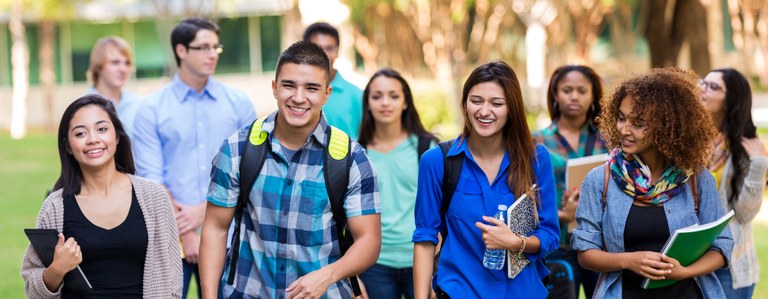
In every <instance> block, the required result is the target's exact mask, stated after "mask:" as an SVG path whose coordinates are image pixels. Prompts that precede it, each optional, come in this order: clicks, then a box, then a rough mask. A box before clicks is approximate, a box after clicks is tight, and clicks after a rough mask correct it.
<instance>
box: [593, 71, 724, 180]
mask: <svg viewBox="0 0 768 299" xmlns="http://www.w3.org/2000/svg"><path fill="white" fill-rule="evenodd" d="M696 80H697V76H696V74H695V73H694V72H693V71H684V70H680V69H677V68H663V69H653V70H651V71H650V73H648V74H643V75H639V76H635V77H633V78H631V79H628V80H626V81H624V82H622V83H621V84H620V85H619V86H618V87H617V88H616V90H615V91H614V93H613V95H611V97H606V98H605V99H603V101H601V103H600V104H601V106H602V112H601V114H600V117H599V126H600V133H601V134H602V136H603V137H604V138H605V140H606V141H607V142H608V144H609V145H610V146H611V147H616V146H619V145H620V144H621V133H620V132H619V130H618V129H617V128H616V122H617V121H618V117H619V106H620V105H621V101H622V100H624V99H625V98H627V97H628V96H631V97H632V107H633V108H632V109H634V110H635V112H636V113H637V114H638V115H639V116H641V117H642V118H644V119H646V120H647V123H648V129H647V130H648V132H646V134H648V136H649V137H650V142H651V144H652V145H653V146H655V147H656V148H657V149H658V150H659V152H660V153H661V154H662V155H663V156H664V159H665V160H666V161H667V162H668V163H672V165H674V166H676V167H678V168H681V169H683V170H685V171H694V172H695V171H698V170H699V169H700V168H701V167H702V166H703V165H706V162H707V160H708V159H709V153H710V147H711V145H712V141H713V139H714V138H715V134H716V133H717V130H716V129H715V127H714V124H713V123H712V119H711V116H710V115H709V113H707V111H706V110H704V107H703V106H702V105H701V102H700V100H699V94H700V90H699V87H698V85H697V84H696Z"/></svg>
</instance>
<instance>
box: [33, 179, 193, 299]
mask: <svg viewBox="0 0 768 299" xmlns="http://www.w3.org/2000/svg"><path fill="white" fill-rule="evenodd" d="M128 177H129V178H130V180H131V184H133V188H134V190H135V192H136V198H137V199H138V202H139V206H140V207H141V212H142V214H143V215H144V222H145V223H146V226H147V237H148V239H147V241H148V242H147V253H146V256H145V260H144V282H143V291H144V298H181V288H182V269H181V256H180V252H181V251H180V249H179V233H178V230H177V228H176V218H175V216H174V214H173V207H172V205H171V201H170V199H169V198H168V194H167V193H166V191H165V189H164V188H163V187H162V186H161V185H160V184H157V183H155V182H152V181H149V180H147V179H143V178H140V177H136V176H133V175H128ZM36 227H37V228H52V229H56V230H58V231H59V232H61V231H62V230H63V227H64V204H63V198H62V190H61V189H60V190H56V191H55V192H53V193H51V194H50V195H48V198H46V199H45V201H44V202H43V206H42V207H41V208H40V214H38V216H37V224H36ZM45 269H46V268H45V266H43V263H42V261H40V257H38V255H37V253H35V250H34V249H32V246H27V252H26V253H25V254H24V262H23V263H22V265H21V276H22V277H23V278H24V292H25V293H26V295H27V297H28V298H60V297H61V287H60V288H59V289H58V290H56V292H55V293H52V292H50V291H49V290H48V288H47V287H46V286H45V283H43V271H44V270H45ZM62 285H63V284H62Z"/></svg>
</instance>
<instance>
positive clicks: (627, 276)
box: [621, 204, 703, 299]
mask: <svg viewBox="0 0 768 299" xmlns="http://www.w3.org/2000/svg"><path fill="white" fill-rule="evenodd" d="M667 239H669V225H668V224H667V215H666V214H665V213H664V206H638V205H635V204H633V205H632V207H631V208H630V209H629V215H628V216H627V223H626V224H625V226H624V251H626V252H634V251H656V252H661V249H662V248H663V247H664V243H666V242H667ZM621 279H622V294H623V297H624V298H625V299H628V298H638V299H648V298H670V299H673V298H674V299H677V298H703V296H702V294H701V290H700V289H699V286H698V285H697V284H696V282H695V281H694V280H693V279H692V278H689V279H684V280H681V281H679V282H677V283H675V284H673V285H670V286H666V287H663V288H656V289H647V290H646V289H643V288H642V287H641V284H642V283H643V280H644V279H645V277H643V276H641V275H640V274H637V273H635V272H632V271H630V270H624V271H622V273H621Z"/></svg>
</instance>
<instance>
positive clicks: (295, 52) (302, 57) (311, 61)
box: [275, 41, 331, 87]
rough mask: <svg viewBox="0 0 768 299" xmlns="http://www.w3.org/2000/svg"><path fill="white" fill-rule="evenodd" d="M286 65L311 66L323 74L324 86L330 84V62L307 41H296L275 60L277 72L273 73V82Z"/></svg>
mask: <svg viewBox="0 0 768 299" xmlns="http://www.w3.org/2000/svg"><path fill="white" fill-rule="evenodd" d="M286 63H293V64H304V65H312V66H316V67H319V68H321V69H323V73H325V84H326V87H328V86H327V85H328V84H330V82H331V62H330V61H329V60H328V56H327V55H325V52H324V51H323V49H321V48H320V47H318V46H317V45H315V44H313V43H311V42H308V41H298V42H295V43H294V44H293V45H291V46H290V47H288V49H285V51H283V53H282V54H280V58H278V59H277V70H276V71H275V80H277V77H278V76H279V75H280V70H281V68H282V67H283V65H284V64H286Z"/></svg>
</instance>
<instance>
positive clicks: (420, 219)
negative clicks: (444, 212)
mask: <svg viewBox="0 0 768 299" xmlns="http://www.w3.org/2000/svg"><path fill="white" fill-rule="evenodd" d="M442 181H443V153H442V150H441V149H440V147H435V148H432V149H430V150H428V151H426V152H425V153H424V155H423V156H422V157H421V162H420V163H419V180H418V189H417V191H416V207H415V208H414V217H415V218H416V229H415V230H414V232H413V238H412V241H413V242H414V243H418V242H432V243H434V244H437V242H438V240H437V233H438V232H440V231H442V229H443V226H444V224H443V222H442V219H441V217H440V205H441V204H442V202H443V191H442V189H441V186H442V184H441V182H442Z"/></svg>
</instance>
